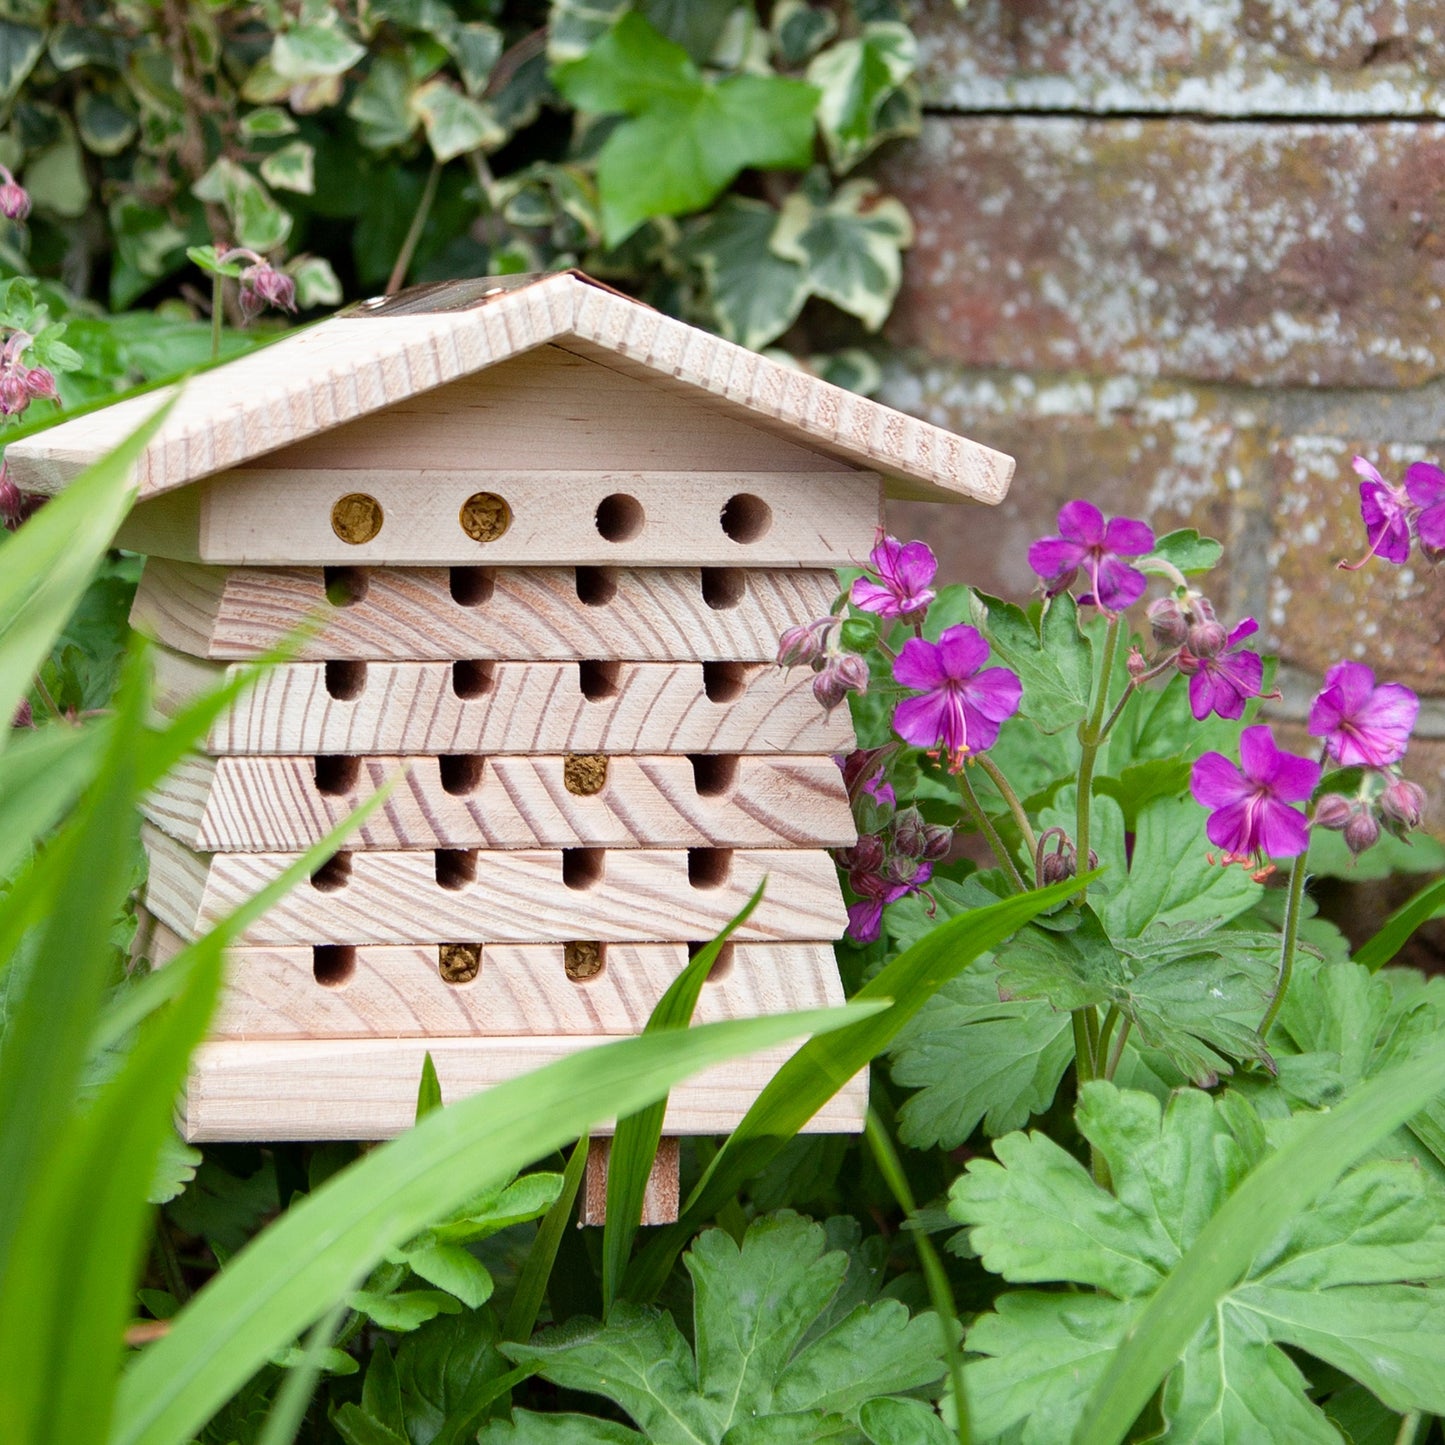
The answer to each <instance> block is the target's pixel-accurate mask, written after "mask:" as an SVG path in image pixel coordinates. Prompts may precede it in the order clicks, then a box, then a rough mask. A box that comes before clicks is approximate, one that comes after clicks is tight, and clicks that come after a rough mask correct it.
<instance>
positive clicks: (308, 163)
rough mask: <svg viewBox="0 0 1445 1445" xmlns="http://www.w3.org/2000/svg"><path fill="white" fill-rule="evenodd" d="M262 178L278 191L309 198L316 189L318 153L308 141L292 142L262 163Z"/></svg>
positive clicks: (274, 152) (273, 152)
mask: <svg viewBox="0 0 1445 1445" xmlns="http://www.w3.org/2000/svg"><path fill="white" fill-rule="evenodd" d="M261 178H262V180H264V181H266V182H267V184H269V185H272V186H274V187H275V188H276V189H277V190H278V191H297V192H299V193H300V194H301V195H303V196H309V195H310V194H311V193H312V191H314V190H315V189H316V152H315V150H314V149H313V148H312V146H311V145H310V143H309V142H307V141H304V140H294V141H291V142H290V143H289V144H288V145H284V146H282V147H281V149H280V150H277V151H272V152H271V154H270V155H268V156H267V157H266V158H265V160H263V161H262V162H261Z"/></svg>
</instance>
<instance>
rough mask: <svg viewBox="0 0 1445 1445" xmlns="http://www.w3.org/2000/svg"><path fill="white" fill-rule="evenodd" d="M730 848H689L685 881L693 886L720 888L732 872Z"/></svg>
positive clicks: (731, 852)
mask: <svg viewBox="0 0 1445 1445" xmlns="http://www.w3.org/2000/svg"><path fill="white" fill-rule="evenodd" d="M732 867H733V850H732V849H731V848H689V849H688V850H687V881H688V882H689V883H691V884H692V886H693V887H694V888H721V887H722V886H723V884H724V883H726V882H727V881H728V874H729V873H731V872H732Z"/></svg>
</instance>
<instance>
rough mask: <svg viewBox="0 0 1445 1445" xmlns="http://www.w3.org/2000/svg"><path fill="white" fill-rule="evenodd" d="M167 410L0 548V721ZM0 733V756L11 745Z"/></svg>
mask: <svg viewBox="0 0 1445 1445" xmlns="http://www.w3.org/2000/svg"><path fill="white" fill-rule="evenodd" d="M170 409H171V403H169V402H168V403H166V404H164V405H162V406H160V407H158V408H157V409H156V411H155V413H154V415H152V416H151V417H150V418H149V420H147V421H146V422H145V424H144V425H143V426H141V428H140V429H139V430H138V431H136V432H134V433H132V434H131V435H130V436H129V437H127V438H126V440H125V441H123V442H122V443H121V444H120V446H118V447H117V448H116V449H115V450H114V451H113V452H111V453H110V455H109V456H107V457H104V458H102V459H101V460H100V461H98V462H96V463H95V464H94V465H93V466H89V467H87V468H86V469H85V470H84V471H83V472H81V474H80V475H79V476H78V477H76V479H75V480H74V481H73V482H71V484H70V485H69V486H68V487H67V488H66V489H65V490H64V491H63V492H62V493H61V494H60V495H59V496H58V497H55V498H54V499H53V500H51V501H50V502H48V503H47V504H46V505H45V506H43V507H42V508H41V509H40V510H39V511H38V512H37V513H36V514H35V515H34V516H33V517H31V518H30V519H29V520H28V521H27V522H26V523H25V524H24V525H23V526H22V527H21V528H20V530H19V531H18V532H16V533H14V534H13V535H12V536H11V537H9V538H8V539H7V540H5V541H3V542H0V718H3V719H5V720H6V721H8V720H9V719H10V718H12V717H14V716H15V710H16V708H18V707H19V706H20V701H21V699H22V698H23V697H25V695H26V694H27V693H28V692H29V691H30V684H31V681H32V679H33V678H34V676H35V674H36V672H38V671H39V669H40V664H41V663H42V662H44V661H45V659H46V658H47V657H48V656H49V655H50V650H51V648H52V647H53V646H54V645H55V639H56V638H57V637H59V635H60V632H61V629H62V628H63V627H64V626H65V624H66V622H67V621H68V620H69V618H70V614H71V613H72V612H74V611H75V609H76V606H77V605H78V604H79V602H80V598H81V594H82V593H83V592H84V591H85V589H86V587H87V586H88V585H89V583H90V579H91V577H92V576H94V574H95V569H96V568H97V567H98V566H99V565H100V561H101V558H102V557H104V555H105V553H106V550H107V549H108V548H109V547H110V544H111V539H112V538H113V537H114V536H115V534H116V529H117V528H118V527H119V526H120V524H121V522H122V521H124V520H125V514H126V513H127V512H128V511H129V510H130V506H131V503H132V502H133V501H134V500H135V484H134V482H133V481H132V478H131V473H132V472H133V471H134V469H135V463H136V460H137V459H138V458H139V456H140V454H141V452H143V451H144V450H145V448H146V445H147V443H148V442H149V441H150V439H151V437H153V436H154V435H155V433H156V430H157V428H158V427H159V426H160V425H161V423H162V422H163V421H164V420H165V418H166V415H167V413H169V411H170ZM13 738H14V732H13V730H12V729H10V728H9V727H0V751H3V750H4V749H5V747H6V746H7V745H8V744H9V743H10V742H11V741H12V740H13Z"/></svg>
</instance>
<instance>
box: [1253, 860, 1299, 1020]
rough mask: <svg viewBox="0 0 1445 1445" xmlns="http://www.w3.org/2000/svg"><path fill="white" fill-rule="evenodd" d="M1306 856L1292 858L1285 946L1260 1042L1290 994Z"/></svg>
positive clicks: (1286, 907) (1286, 906) (1286, 913)
mask: <svg viewBox="0 0 1445 1445" xmlns="http://www.w3.org/2000/svg"><path fill="white" fill-rule="evenodd" d="M1308 857H1309V852H1308V850H1306V851H1305V852H1303V853H1301V854H1300V856H1299V857H1298V858H1296V859H1295V864H1294V869H1293V871H1292V872H1291V873H1290V875H1289V902H1288V903H1287V904H1286V905H1285V911H1284V944H1283V946H1282V947H1281V948H1280V954H1279V978H1278V980H1277V981H1276V982H1275V986H1274V997H1273V998H1272V999H1270V1001H1269V1008H1268V1009H1266V1010H1265V1015H1264V1017H1263V1018H1262V1019H1261V1020H1260V1024H1259V1041H1260V1042H1261V1043H1263V1042H1264V1041H1265V1040H1266V1039H1267V1038H1268V1037H1269V1031H1270V1028H1271V1027H1272V1026H1273V1024H1274V1021H1275V1019H1277V1018H1278V1017H1279V1011H1280V1009H1281V1008H1283V1007H1284V996H1285V994H1287V993H1288V992H1289V980H1290V975H1291V974H1292V973H1293V972H1294V947H1295V941H1296V940H1297V939H1298V938H1299V916H1300V904H1301V902H1302V901H1303V899H1304V892H1305V861H1306V859H1307V858H1308Z"/></svg>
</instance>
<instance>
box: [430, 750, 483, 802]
mask: <svg viewBox="0 0 1445 1445" xmlns="http://www.w3.org/2000/svg"><path fill="white" fill-rule="evenodd" d="M486 770H487V760H486V759H485V758H479V757H475V756H474V755H473V754H471V753H443V754H442V756H441V757H439V758H438V759H437V773H438V775H439V776H440V778H441V784H442V791H443V792H444V793H450V794H451V795H452V797H454V798H463V797H465V796H466V795H467V794H468V793H475V792H476V790H477V789H478V788H479V787H481V785H482V776H483V774H484V773H485V772H486Z"/></svg>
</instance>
